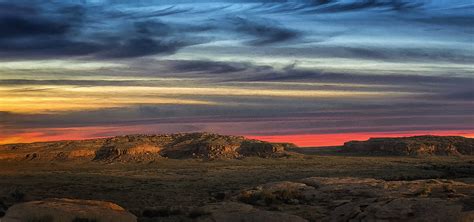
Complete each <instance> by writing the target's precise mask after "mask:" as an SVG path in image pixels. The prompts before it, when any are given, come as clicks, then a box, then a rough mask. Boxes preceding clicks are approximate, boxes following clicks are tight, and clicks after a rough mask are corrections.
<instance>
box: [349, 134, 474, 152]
mask: <svg viewBox="0 0 474 222" xmlns="http://www.w3.org/2000/svg"><path fill="white" fill-rule="evenodd" d="M342 148H343V149H342V152H347V153H357V154H364V155H398V156H408V155H410V156H418V155H474V139H472V138H465V137H460V136H414V137H400V138H371V139H369V140H367V141H350V142H347V143H345V144H344V146H343V147H342Z"/></svg>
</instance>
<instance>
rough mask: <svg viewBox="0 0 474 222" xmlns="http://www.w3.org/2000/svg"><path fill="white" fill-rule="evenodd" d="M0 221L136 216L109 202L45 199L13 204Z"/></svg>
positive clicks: (130, 219)
mask: <svg viewBox="0 0 474 222" xmlns="http://www.w3.org/2000/svg"><path fill="white" fill-rule="evenodd" d="M1 221H2V222H3V221H4V222H22V221H61V222H62V221H64V222H66V221H100V222H136V221H137V218H136V217H135V216H134V215H133V214H131V213H129V212H127V211H126V210H125V209H123V208H122V207H120V206H118V205H116V204H113V203H109V202H102V201H92V200H75V199H46V200H42V201H32V202H26V203H21V204H16V205H13V206H12V207H10V208H9V209H8V211H7V213H6V215H5V217H4V218H2V219H1Z"/></svg>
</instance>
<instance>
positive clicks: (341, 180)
mask: <svg viewBox="0 0 474 222" xmlns="http://www.w3.org/2000/svg"><path fill="white" fill-rule="evenodd" d="M315 149H317V148H291V149H289V148H288V147H287V148H286V150H290V152H288V151H285V152H286V154H285V155H282V156H278V158H261V157H259V156H249V157H245V158H239V159H234V158H224V159H220V158H217V159H214V160H209V159H207V158H184V159H173V158H164V157H161V158H154V159H147V161H143V159H139V161H123V159H120V158H118V159H116V160H119V161H110V160H107V161H97V160H95V161H94V160H93V158H92V159H91V160H80V159H79V160H74V161H73V160H67V159H66V160H65V159H56V160H49V159H48V160H41V158H37V159H21V160H17V159H9V160H7V159H4V160H0V178H1V179H0V208H7V207H10V206H12V205H14V204H15V203H21V202H26V201H32V200H44V199H47V198H71V199H84V200H101V201H110V202H113V203H116V204H118V205H120V206H121V207H123V208H125V209H127V210H128V211H130V212H131V213H133V214H134V215H136V216H137V217H138V220H139V221H232V220H242V221H252V220H254V221H261V220H267V221H278V220H279V221H304V220H309V221H328V220H336V221H349V220H351V219H353V220H356V221H360V220H362V221H364V220H365V221H367V220H368V221H370V220H375V219H385V220H388V221H397V220H404V221H409V220H410V219H411V220H415V221H416V220H418V221H419V220H420V218H421V219H424V221H433V220H432V219H433V218H437V219H446V220H443V221H468V220H467V219H469V218H470V217H471V216H472V215H473V210H474V209H473V206H474V194H473V193H472V192H473V190H474V189H473V184H474V156H472V155H454V156H364V155H352V154H350V153H346V152H340V150H341V149H342V148H324V149H321V150H316V151H315ZM275 151H277V152H280V151H278V150H275ZM295 151H298V152H295ZM39 155H41V154H39ZM267 157H273V155H270V156H267ZM132 160H133V159H132ZM400 212H403V213H402V214H401V213H400ZM449 215H451V216H449ZM231 219H232V220H231ZM277 219H278V220H277ZM422 221H423V220H422Z"/></svg>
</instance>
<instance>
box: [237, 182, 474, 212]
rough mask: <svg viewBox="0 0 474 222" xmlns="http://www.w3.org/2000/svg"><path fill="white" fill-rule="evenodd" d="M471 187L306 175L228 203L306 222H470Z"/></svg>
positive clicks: (247, 192)
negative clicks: (248, 205) (299, 218)
mask: <svg viewBox="0 0 474 222" xmlns="http://www.w3.org/2000/svg"><path fill="white" fill-rule="evenodd" d="M473 197H474V185H473V184H467V183H463V182H458V181H452V180H439V179H431V180H415V181H384V180H377V179H370V178H351V177H346V178H328V177H310V178H305V179H302V180H299V181H294V182H292V181H282V182H272V183H267V184H263V185H259V186H256V187H254V188H251V189H246V190H243V191H241V192H240V193H239V194H238V195H236V196H235V197H234V200H237V201H240V202H244V203H246V204H250V205H252V206H254V207H258V208H260V209H261V210H271V209H278V210H279V211H281V212H282V213H286V214H291V215H297V216H300V217H302V218H305V219H308V220H310V221H472V219H473V218H474V207H472V203H473V202H474V198H473Z"/></svg>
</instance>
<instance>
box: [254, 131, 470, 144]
mask: <svg viewBox="0 0 474 222" xmlns="http://www.w3.org/2000/svg"><path fill="white" fill-rule="evenodd" d="M418 135H436V136H464V137H469V138H474V132H472V131H468V132H466V131H454V130H453V131H413V132H373V133H371V132H368V133H340V134H301V135H275V136H247V137H248V138H251V139H258V140H264V141H269V142H276V143H280V142H282V143H283V142H289V143H294V144H296V145H297V146H300V147H321V146H340V145H343V144H344V142H348V141H351V140H367V139H369V138H373V137H406V136H418Z"/></svg>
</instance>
